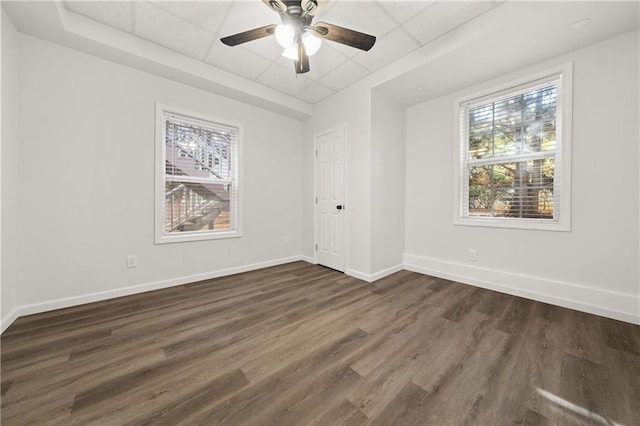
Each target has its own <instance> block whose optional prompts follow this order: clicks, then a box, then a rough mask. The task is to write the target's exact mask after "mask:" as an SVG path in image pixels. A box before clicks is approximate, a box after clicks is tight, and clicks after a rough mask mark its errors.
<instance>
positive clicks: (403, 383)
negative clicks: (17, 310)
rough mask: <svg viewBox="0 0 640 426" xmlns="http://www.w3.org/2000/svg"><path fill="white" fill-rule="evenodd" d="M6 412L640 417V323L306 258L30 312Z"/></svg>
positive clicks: (5, 397) (402, 420)
mask: <svg viewBox="0 0 640 426" xmlns="http://www.w3.org/2000/svg"><path fill="white" fill-rule="evenodd" d="M1 355H2V357H1V372H2V380H1V382H2V406H1V420H2V424H3V425H26V424H54V425H55V424H59V425H87V424H95V425H178V424H187V425H214V424H223V425H307V424H309V425H312V424H313V425H340V424H345V425H429V424H432V425H449V424H451V425H470V424H477V425H509V424H517V425H529V424H535V425H546V424H563V425H564V424H603V425H609V424H611V425H613V424H626V425H638V424H640V327H638V326H635V325H631V324H627V323H623V322H619V321H614V320H609V319H605V318H602V317H597V316H594V315H589V314H585V313H581V312H577V311H572V310H568V309H564V308H559V307H555V306H551V305H547V304H543V303H539V302H534V301H530V300H526V299H521V298H517V297H513V296H508V295H505V294H501V293H496V292H491V291H488V290H483V289H479V288H475V287H471V286H466V285H463V284H459V283H454V282H450V281H446V280H441V279H437V278H433V277H429V276H425V275H421V274H417V273H413V272H408V271H401V272H398V273H396V274H393V275H391V276H389V277H387V278H385V279H382V280H379V281H377V282H375V283H373V284H367V283H364V282H362V281H359V280H357V279H355V278H351V277H348V276H345V275H343V274H341V273H338V272H336V271H333V270H330V269H326V268H323V267H320V266H315V265H310V264H307V263H303V262H296V263H291V264H287V265H281V266H277V267H273V268H267V269H262V270H259V271H253V272H248V273H244V274H239V275H234V276H229V277H224V278H219V279H214V280H209V281H204V282H199V283H194V284H190V285H185V286H179V287H173V288H169V289H165V290H159V291H154V292H149V293H144V294H138V295H134V296H128V297H123V298H119V299H113V300H109V301H104V302H99V303H93V304H88V305H83V306H78V307H74V308H69V309H64V310H59V311H53V312H47V313H43V314H39V315H33V316H29V317H24V318H19V319H18V320H17V321H16V322H15V323H14V324H12V325H11V327H9V329H7V330H6V331H5V333H4V334H3V335H2V350H1Z"/></svg>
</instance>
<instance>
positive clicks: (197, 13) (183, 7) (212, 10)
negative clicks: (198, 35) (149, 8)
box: [153, 0, 230, 33]
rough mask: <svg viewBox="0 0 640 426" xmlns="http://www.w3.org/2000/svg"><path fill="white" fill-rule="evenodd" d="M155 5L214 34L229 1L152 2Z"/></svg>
mask: <svg viewBox="0 0 640 426" xmlns="http://www.w3.org/2000/svg"><path fill="white" fill-rule="evenodd" d="M153 3H154V4H155V5H157V6H160V7H161V8H163V9H165V10H167V11H169V12H171V13H173V14H174V15H176V16H177V17H178V18H181V19H184V20H185V21H187V22H190V23H192V24H194V25H197V26H199V27H200V28H202V29H204V30H207V31H209V32H211V33H215V32H217V31H218V29H219V28H220V24H221V23H222V20H223V19H224V16H225V14H226V12H227V9H228V8H229V4H230V2H229V1H184V0H183V1H154V2H153Z"/></svg>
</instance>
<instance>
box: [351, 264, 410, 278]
mask: <svg viewBox="0 0 640 426" xmlns="http://www.w3.org/2000/svg"><path fill="white" fill-rule="evenodd" d="M403 269H404V265H402V264H400V265H395V266H391V267H390V268H386V269H383V270H381V271H378V272H376V273H373V274H365V273H364V272H360V271H356V270H354V269H347V270H346V272H345V274H347V275H350V276H352V277H355V278H358V279H360V280H363V281H366V282H368V283H372V282H374V281H378V280H379V279H381V278H384V277H386V276H388V275H391V274H395V273H396V272H398V271H402V270H403Z"/></svg>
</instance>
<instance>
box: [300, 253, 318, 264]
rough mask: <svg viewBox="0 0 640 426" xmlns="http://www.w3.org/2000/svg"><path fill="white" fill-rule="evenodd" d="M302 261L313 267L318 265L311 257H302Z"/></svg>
mask: <svg viewBox="0 0 640 426" xmlns="http://www.w3.org/2000/svg"><path fill="white" fill-rule="evenodd" d="M300 260H302V261H303V262H307V263H311V264H312V265H317V264H318V262H316V260H315V259H314V258H313V257H311V256H305V255H301V256H300Z"/></svg>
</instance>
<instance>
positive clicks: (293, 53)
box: [282, 43, 298, 61]
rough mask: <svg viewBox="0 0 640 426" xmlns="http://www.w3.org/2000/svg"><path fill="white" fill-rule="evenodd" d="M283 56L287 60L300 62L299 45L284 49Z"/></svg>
mask: <svg viewBox="0 0 640 426" xmlns="http://www.w3.org/2000/svg"><path fill="white" fill-rule="evenodd" d="M282 56H284V57H285V58H288V59H291V60H292V61H297V60H298V45H297V44H295V43H294V44H292V45H291V46H289V47H286V48H285V49H284V52H282Z"/></svg>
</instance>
